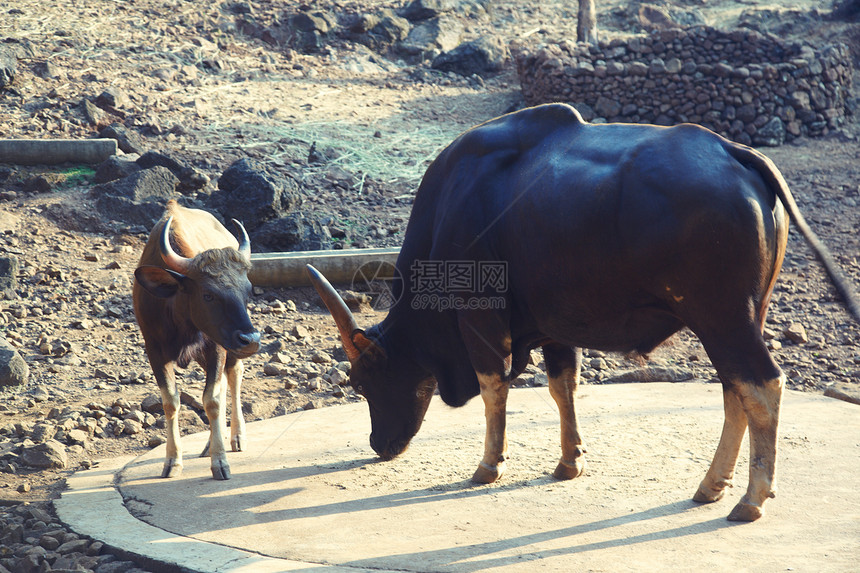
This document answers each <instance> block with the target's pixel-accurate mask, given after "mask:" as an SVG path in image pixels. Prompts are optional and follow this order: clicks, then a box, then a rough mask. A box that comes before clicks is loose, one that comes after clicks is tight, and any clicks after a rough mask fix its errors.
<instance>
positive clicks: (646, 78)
mask: <svg viewBox="0 0 860 573" xmlns="http://www.w3.org/2000/svg"><path fill="white" fill-rule="evenodd" d="M512 51H513V53H514V56H515V58H516V63H517V70H518V72H519V77H520V84H521V85H522V90H523V95H524V96H525V100H526V103H528V104H529V105H537V104H540V103H548V102H567V103H571V104H573V105H574V106H575V107H576V108H577V109H579V111H580V113H582V115H583V117H584V118H585V119H586V120H589V121H612V122H634V123H655V124H658V125H672V124H676V123H683V122H692V123H698V124H701V125H704V126H705V127H708V128H710V129H712V130H714V131H716V132H718V133H720V134H722V135H724V136H726V137H728V138H730V139H732V140H735V141H738V142H740V143H745V144H753V145H780V144H782V143H784V142H785V141H786V140H790V139H793V138H795V137H799V136H801V135H808V136H821V135H825V134H827V133H828V132H829V131H830V130H833V129H835V128H838V127H839V126H840V125H841V124H842V123H843V122H844V118H845V103H846V99H847V98H849V97H850V87H851V73H852V69H851V58H850V54H849V51H848V48H847V46H844V45H842V44H836V45H832V46H825V47H823V48H820V49H818V50H815V49H813V48H812V47H810V46H807V45H801V44H798V43H786V42H783V41H781V40H780V39H779V38H776V37H774V36H769V35H763V34H760V33H758V32H755V31H752V30H735V31H732V32H723V31H720V30H716V29H714V28H709V27H705V26H697V27H693V28H687V29H684V30H680V29H679V30H663V31H657V32H653V33H651V34H650V35H646V36H637V37H633V38H632V39H629V40H619V39H615V40H612V41H610V42H602V43H601V44H600V45H599V46H590V45H587V44H583V43H575V42H569V41H564V42H561V43H559V44H552V45H546V46H541V47H536V48H533V49H530V48H529V47H527V46H522V45H520V46H513V48H512Z"/></svg>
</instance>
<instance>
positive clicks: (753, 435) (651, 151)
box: [308, 105, 860, 521]
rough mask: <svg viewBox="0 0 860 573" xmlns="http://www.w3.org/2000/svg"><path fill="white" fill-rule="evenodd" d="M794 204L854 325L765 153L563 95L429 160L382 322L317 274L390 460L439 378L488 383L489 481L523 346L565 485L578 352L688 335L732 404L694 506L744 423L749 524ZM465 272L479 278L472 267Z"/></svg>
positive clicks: (460, 385)
mask: <svg viewBox="0 0 860 573" xmlns="http://www.w3.org/2000/svg"><path fill="white" fill-rule="evenodd" d="M789 215H790V216H791V218H792V219H794V221H795V224H796V225H797V226H798V227H799V229H800V230H801V232H802V233H803V235H804V236H805V237H806V238H807V239H808V240H809V242H810V244H811V246H812V248H813V250H814V251H815V252H816V254H817V255H818V256H819V258H820V259H821V260H822V262H823V263H824V264H825V267H826V268H827V271H828V273H829V274H830V276H831V278H832V279H833V281H834V284H835V285H836V287H837V290H838V291H839V292H840V294H841V295H842V297H843V298H844V299H845V300H846V302H847V303H848V306H849V309H850V310H851V312H852V314H853V315H854V316H855V317H857V318H858V320H860V308H858V304H857V301H856V299H854V298H853V295H852V294H851V291H850V287H849V286H848V283H847V282H846V281H845V279H844V278H843V277H842V275H841V274H840V273H839V271H838V270H837V268H836V266H835V264H834V263H833V261H832V258H831V257H830V255H829V254H828V253H827V251H826V250H825V249H824V247H823V246H822V245H821V243H820V242H819V241H818V239H817V238H816V237H815V236H814V235H813V234H812V232H811V231H810V230H809V227H808V226H807V225H806V224H805V222H804V220H803V218H802V216H801V214H800V212H799V210H798V208H797V205H796V204H795V202H794V199H793V198H792V196H791V193H790V192H789V189H788V187H787V185H786V183H785V181H784V179H783V178H782V176H781V174H780V173H779V171H778V170H777V169H776V167H775V166H774V165H773V163H771V161H770V160H769V159H767V158H766V157H764V156H763V155H761V154H760V153H758V152H756V151H755V150H753V149H750V148H748V147H745V146H742V145H737V144H734V143H732V142H729V141H727V140H725V139H723V138H721V137H719V136H717V135H715V134H714V133H712V132H710V131H708V130H706V129H703V128H701V127H697V126H693V125H681V126H678V127H673V128H662V127H655V126H645V125H625V124H607V125H590V124H587V123H584V122H583V121H582V119H581V117H580V116H579V114H578V113H577V112H576V111H575V110H574V109H573V108H571V107H569V106H565V105H546V106H539V107H535V108H530V109H526V110H523V111H520V112H517V113H513V114H510V115H506V116H503V117H500V118H498V119H495V120H492V121H490V122H488V123H485V124H483V125H481V126H478V127H476V128H474V129H472V130H470V131H468V132H466V133H465V134H463V135H462V136H461V137H459V138H458V139H457V140H456V141H454V143H452V144H451V145H450V146H449V147H448V148H447V149H445V150H444V151H443V152H442V153H441V154H440V155H439V157H438V158H437V159H436V160H435V161H434V162H433V164H432V165H431V166H430V167H429V169H428V170H427V173H426V174H425V176H424V179H423V181H422V182H421V186H420V188H419V189H418V192H417V195H416V197H415V203H414V206H413V210H412V216H411V218H410V220H409V225H408V227H407V229H406V236H405V239H404V242H403V247H402V250H401V253H400V255H399V258H398V261H397V265H396V266H397V269H398V270H399V272H400V274H401V276H403V277H406V278H407V279H408V280H405V281H404V282H405V283H406V284H402V283H401V284H398V285H397V287H396V289H395V292H394V295H395V297H396V299H397V303H396V304H395V305H394V306H393V307H392V308H391V310H390V312H389V313H388V315H387V316H386V318H385V319H384V320H383V321H382V322H381V323H380V324H377V325H375V326H373V327H371V328H369V329H368V330H367V331H363V330H360V329H359V328H358V327H357V325H356V323H355V320H354V319H353V317H352V315H351V314H350V312H349V310H348V309H347V308H346V306H345V305H344V303H343V301H342V300H341V299H340V297H339V296H338V295H337V293H336V291H334V290H333V289H332V288H331V285H329V284H328V282H327V281H326V280H325V278H323V277H322V276H321V275H320V274H319V273H318V272H317V271H316V270H315V269H313V268H309V269H308V270H309V273H310V275H311V277H312V279H313V281H314V284H315V286H316V287H317V290H318V291H319V293H320V295H321V297H322V298H323V300H324V302H325V304H326V305H327V306H328V308H329V310H330V311H331V312H332V314H333V316H334V317H335V320H336V321H337V323H338V328H339V331H340V333H341V338H342V340H343V344H344V347H345V350H346V352H347V355H348V356H349V359H350V361H351V363H352V373H351V383H352V385H353V386H354V387H355V389H356V390H357V391H358V392H360V393H362V394H363V395H364V396H365V397H366V398H367V402H368V404H369V406H370V415H371V422H372V434H371V438H370V439H371V445H372V447H373V449H374V450H375V451H376V452H377V453H379V454H380V455H381V456H382V457H383V458H386V459H387V458H391V457H393V456H396V455H398V454H399V453H401V452H402V451H403V450H404V449H405V448H406V446H407V445H408V443H409V441H410V439H411V438H412V436H414V435H415V433H416V432H417V431H418V429H419V427H420V426H421V422H422V418H423V416H424V413H425V411H426V409H427V406H428V404H429V402H430V398H431V396H432V394H433V391H434V388H435V387H437V386H438V389H439V393H440V395H441V397H442V399H443V400H444V401H445V402H446V403H447V404H449V405H452V406H460V405H462V404H464V403H465V402H466V401H467V400H469V399H470V398H472V397H473V396H476V395H478V394H479V393H480V395H481V397H482V398H483V401H484V404H485V409H486V418H487V434H486V441H485V451H484V457H483V459H482V460H481V463H480V465H479V467H478V469H477V471H476V472H475V475H474V476H473V480H475V481H478V482H492V481H494V480H496V479H498V478H499V477H500V476H501V475H502V472H503V471H504V464H505V457H506V449H507V442H506V436H505V403H506V399H507V392H508V383H509V382H510V380H511V379H512V378H513V377H515V376H516V375H517V373H518V372H520V371H521V370H522V369H523V367H524V366H525V364H526V359H527V356H528V352H529V350H530V349H532V348H535V347H538V346H541V347H542V349H543V354H544V359H545V362H546V369H547V374H548V377H549V390H550V394H551V395H552V397H553V398H554V400H555V402H556V403H557V405H558V408H559V412H560V417H561V452H562V455H561V461H560V462H559V464H558V467H557V468H556V470H555V472H554V475H555V476H556V477H557V478H560V479H569V478H573V477H576V476H578V475H580V474H581V473H582V471H583V469H584V467H585V460H584V453H585V447H584V444H583V440H582V438H581V437H580V432H579V428H578V426H577V420H576V414H575V410H574V397H575V393H576V388H577V384H578V381H579V372H580V366H581V363H582V353H581V348H583V347H584V348H592V349H600V350H606V351H620V352H631V351H634V352H640V353H647V352H649V351H651V350H653V349H654V348H655V347H656V346H657V345H659V344H660V343H661V342H663V341H664V340H665V339H666V338H668V337H669V336H671V335H672V334H673V333H675V332H677V331H678V330H680V329H681V328H682V327H684V326H687V327H689V328H690V330H692V331H693V332H694V333H695V334H696V335H697V336H698V337H699V339H700V340H701V342H702V344H703V345H704V347H705V350H706V351H707V353H708V356H709V357H710V359H711V361H712V363H713V364H714V366H715V368H716V370H717V372H718V374H719V376H720V379H721V381H722V385H723V399H724V405H725V424H724V427H723V432H722V437H721V438H720V442H719V446H718V447H717V451H716V454H715V456H714V459H713V462H712V464H711V466H710V469H709V470H708V472H707V474H706V476H705V478H704V480H703V481H702V483H701V485H700V486H699V489H698V491H697V492H696V494H695V496H694V499H695V500H696V501H700V502H712V501H716V500H718V499H719V498H721V497H722V495H723V493H724V490H725V488H726V487H727V486H728V485H730V483H731V480H732V478H733V475H734V471H735V465H736V461H737V457H738V452H739V450H740V446H741V440H742V438H743V435H744V433H745V432H746V429H747V427H749V430H750V450H751V452H750V460H751V461H750V478H749V487H748V489H747V492H746V494H745V495H744V496H743V498H742V500H741V501H740V503H738V505H737V506H736V507H735V508H734V509H733V510H732V512H731V514H730V515H729V519H732V520H746V521H751V520H754V519H757V518H758V517H760V516H761V515H762V506H763V503H764V501H765V500H766V499H767V498H769V497H773V495H774V491H775V488H774V477H775V469H776V448H777V425H778V421H779V407H780V401H781V395H782V389H783V385H784V380H785V376H784V375H783V373H782V372H781V370H780V369H779V367H778V366H777V365H776V363H775V362H774V361H773V359H772V358H771V356H770V354H769V353H768V350H767V347H766V345H765V342H764V340H763V338H762V330H763V326H764V322H765V317H766V313H767V306H768V302H769V299H770V296H771V292H772V290H773V286H774V283H775V281H776V277H777V274H778V273H779V270H780V267H781V265H782V261H783V257H784V255H785V248H786V243H787V236H788V223H789ZM498 264H501V265H502V268H503V270H504V272H505V274H504V276H502V277H499V276H494V277H493V280H483V279H486V278H488V277H491V275H487V277H483V276H481V274H480V270H481V269H484V270H486V269H487V268H493V267H492V265H498ZM495 268H496V270H498V266H496V267H495ZM470 269H471V272H472V273H473V275H472V281H471V282H470V281H469V280H467V279H468V277H467V276H464V274H463V273H462V271H463V270H466V271H469V270H470ZM450 270H459V271H460V274H459V275H452V274H451V273H449V272H448V271H450ZM427 271H431V272H430V274H431V275H433V276H431V277H430V278H434V276H435V278H437V279H439V280H437V281H430V280H427V279H428V276H427ZM440 273H442V274H443V275H444V276H436V275H440ZM464 279H466V280H464ZM446 281H448V282H447V283H446ZM452 287H457V288H456V289H454V288H452ZM455 291H456V292H455ZM488 301H489V302H490V303H492V304H487V302H488ZM443 302H444V304H443ZM453 303H457V304H453ZM443 307H445V309H444V310H443Z"/></svg>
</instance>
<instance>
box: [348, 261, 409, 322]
mask: <svg viewBox="0 0 860 573" xmlns="http://www.w3.org/2000/svg"><path fill="white" fill-rule="evenodd" d="M352 290H354V291H356V292H359V293H364V294H366V295H368V296H369V297H370V306H371V307H373V309H374V310H383V311H384V310H388V309H390V308H391V307H392V306H394V305H395V304H396V303H397V301H398V300H399V299H400V297H401V296H403V277H402V276H401V275H400V271H398V270H397V267H395V266H394V265H393V264H391V263H389V262H387V261H370V262H367V263H364V264H362V265H361V266H360V267H358V268H357V269H356V271H355V274H353V275H352Z"/></svg>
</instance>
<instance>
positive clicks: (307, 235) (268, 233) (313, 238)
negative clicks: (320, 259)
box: [250, 213, 331, 252]
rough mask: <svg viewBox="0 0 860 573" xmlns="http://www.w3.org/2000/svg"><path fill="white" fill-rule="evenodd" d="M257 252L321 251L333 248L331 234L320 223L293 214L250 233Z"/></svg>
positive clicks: (269, 222)
mask: <svg viewBox="0 0 860 573" xmlns="http://www.w3.org/2000/svg"><path fill="white" fill-rule="evenodd" d="M250 236H251V244H252V245H254V250H255V251H261V252H267V251H268V252H283V251H319V250H322V249H327V248H329V247H330V246H331V234H330V233H329V232H328V230H327V229H325V228H324V227H323V226H322V225H321V224H320V222H319V221H317V220H316V219H313V218H311V217H307V216H305V215H304V214H303V213H291V214H289V215H286V216H284V217H280V218H278V219H274V220H272V221H268V222H266V223H265V224H263V225H262V226H260V227H259V228H257V229H256V230H254V231H252V232H251V233H250Z"/></svg>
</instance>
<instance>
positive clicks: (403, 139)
mask: <svg viewBox="0 0 860 573" xmlns="http://www.w3.org/2000/svg"><path fill="white" fill-rule="evenodd" d="M209 129H211V130H212V131H213V132H214V131H222V130H223V126H215V125H213V126H210V127H209ZM241 130H242V132H243V133H244V134H245V135H246V137H245V139H246V140H247V139H249V138H250V139H252V140H253V143H250V144H242V143H236V141H235V140H231V141H228V140H230V138H229V136H226V134H225V136H226V139H225V142H224V144H225V146H238V147H242V148H243V149H249V148H260V147H266V148H269V149H270V154H269V155H268V156H269V157H270V158H271V159H272V160H275V161H283V159H285V158H292V157H303V158H304V157H307V155H308V153H309V151H310V149H311V146H312V145H313V146H314V147H315V149H316V150H317V152H319V153H321V154H323V155H325V156H326V157H327V158H328V161H325V162H323V163H312V164H310V165H308V167H307V168H306V169H305V172H306V173H307V175H308V176H309V177H310V176H316V175H319V174H320V172H326V171H329V170H330V169H331V168H332V167H340V168H341V169H343V170H344V171H347V172H349V173H350V174H352V175H353V176H355V177H356V178H358V179H360V180H361V181H362V182H363V181H364V179H365V177H368V176H370V177H373V178H374V179H376V180H377V181H380V182H381V183H383V184H386V185H390V184H400V183H403V184H409V185H412V186H414V187H417V184H418V182H419V181H420V180H421V177H422V176H423V175H424V171H425V170H426V169H427V166H428V165H430V163H431V162H432V161H433V159H434V158H435V157H436V156H437V155H438V154H439V152H440V151H442V149H444V148H445V146H447V145H448V144H449V143H451V141H452V140H453V139H454V138H455V137H457V135H459V131H458V129H457V127H456V126H427V127H425V128H423V129H422V130H421V131H420V132H412V133H409V132H403V131H402V130H395V129H386V126H385V125H384V124H383V122H377V123H375V124H374V125H356V124H351V123H347V122H322V121H321V122H312V123H301V124H288V123H282V124H276V125H272V124H264V123H258V124H248V123H245V124H243V125H242V126H241ZM359 191H361V185H360V184H359Z"/></svg>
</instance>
